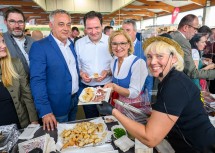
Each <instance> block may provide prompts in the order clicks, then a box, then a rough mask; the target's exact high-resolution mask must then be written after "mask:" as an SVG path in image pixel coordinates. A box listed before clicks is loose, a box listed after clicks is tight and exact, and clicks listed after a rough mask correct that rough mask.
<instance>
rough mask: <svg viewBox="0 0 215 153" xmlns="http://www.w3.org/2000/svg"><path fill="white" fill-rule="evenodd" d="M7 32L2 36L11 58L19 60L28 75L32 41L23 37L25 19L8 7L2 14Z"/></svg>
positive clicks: (18, 11) (15, 10)
mask: <svg viewBox="0 0 215 153" xmlns="http://www.w3.org/2000/svg"><path fill="white" fill-rule="evenodd" d="M4 19H5V24H6V26H7V29H8V31H7V32H6V33H4V34H3V36H4V40H5V42H6V45H7V47H8V49H9V52H10V54H11V56H12V57H14V58H19V59H20V60H21V62H22V64H23V66H24V69H25V71H26V73H27V74H29V58H28V53H29V50H30V47H31V45H32V43H33V42H34V40H33V39H32V38H31V37H29V36H25V35H24V32H25V17H24V14H23V12H22V11H20V10H18V9H16V8H14V7H9V8H8V10H7V11H6V12H5V14H4Z"/></svg>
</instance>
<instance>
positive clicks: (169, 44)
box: [97, 36, 215, 153]
mask: <svg viewBox="0 0 215 153" xmlns="http://www.w3.org/2000/svg"><path fill="white" fill-rule="evenodd" d="M143 48H144V51H145V55H146V57H147V65H148V68H149V71H150V73H151V74H152V75H153V76H154V77H155V78H158V79H159V80H160V83H159V85H158V92H157V101H156V103H155V104H153V105H152V109H153V110H152V113H151V116H150V117H149V119H148V121H147V124H146V125H143V124H141V123H138V122H136V121H134V120H131V119H129V118H127V117H126V116H125V115H123V114H122V113H120V112H119V111H118V110H117V109H115V108H113V106H112V105H110V104H109V103H107V102H105V101H103V102H102V104H101V105H97V107H98V110H99V112H100V113H101V114H104V115H107V114H108V115H113V116H114V117H115V118H117V120H118V121H119V122H120V123H121V124H122V125H123V126H124V127H125V128H126V130H127V131H128V132H129V133H130V134H131V135H132V136H134V137H135V138H137V139H138V140H139V141H141V142H142V143H143V144H145V145H147V146H149V147H155V146H157V145H158V144H160V142H161V141H162V140H163V139H164V138H167V140H168V141H169V143H170V144H171V146H172V147H173V149H174V150H175V153H214V152H215V150H214V148H213V147H214V146H215V128H214V126H213V125H212V124H211V123H210V120H209V118H208V114H207V113H206V111H205V109H204V107H203V102H202V97H201V94H200V90H199V89H198V88H197V87H196V85H195V84H194V83H193V82H192V81H191V80H190V78H189V77H188V76H187V75H186V74H185V73H184V72H183V69H184V58H183V57H184V51H183V50H182V49H181V47H180V45H179V44H178V43H176V42H175V41H173V40H171V39H169V38H166V37H160V36H158V37H151V38H149V39H146V40H145V41H144V46H143Z"/></svg>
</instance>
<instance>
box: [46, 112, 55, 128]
mask: <svg viewBox="0 0 215 153" xmlns="http://www.w3.org/2000/svg"><path fill="white" fill-rule="evenodd" d="M55 128H57V121H56V118H55V116H54V115H53V114H52V113H50V114H47V115H45V116H44V117H43V130H46V129H47V130H48V131H50V129H51V130H52V131H53V130H54V129H55Z"/></svg>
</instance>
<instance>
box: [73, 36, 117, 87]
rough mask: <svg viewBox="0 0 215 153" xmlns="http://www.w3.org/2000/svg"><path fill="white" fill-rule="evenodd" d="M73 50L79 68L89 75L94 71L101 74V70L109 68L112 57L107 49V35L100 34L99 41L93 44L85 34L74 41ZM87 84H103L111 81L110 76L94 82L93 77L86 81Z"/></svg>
mask: <svg viewBox="0 0 215 153" xmlns="http://www.w3.org/2000/svg"><path fill="white" fill-rule="evenodd" d="M75 50H76V54H77V59H78V66H79V69H80V70H81V71H83V72H85V73H87V74H88V75H89V76H92V75H93V74H94V73H98V74H99V75H101V73H102V71H103V70H110V63H111V60H112V59H113V58H112V56H111V55H110V52H109V50H108V36H107V35H105V34H102V37H101V39H100V40H99V42H97V43H96V44H94V43H93V42H92V41H91V40H90V39H89V37H88V36H85V37H83V38H81V39H79V40H77V41H76V43H75ZM81 81H82V82H83V83H84V84H86V85H88V86H99V85H105V84H107V83H109V82H111V81H112V78H111V76H107V77H106V78H105V79H104V80H103V81H101V82H96V81H95V80H94V79H92V80H91V82H89V83H86V82H84V81H83V80H81Z"/></svg>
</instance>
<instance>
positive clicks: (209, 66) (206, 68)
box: [203, 63, 215, 70]
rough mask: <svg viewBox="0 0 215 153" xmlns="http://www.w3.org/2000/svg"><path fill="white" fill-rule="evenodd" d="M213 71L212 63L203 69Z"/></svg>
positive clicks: (214, 65)
mask: <svg viewBox="0 0 215 153" xmlns="http://www.w3.org/2000/svg"><path fill="white" fill-rule="evenodd" d="M213 69H215V64H214V63H212V64H209V65H207V66H206V67H204V68H203V70H213Z"/></svg>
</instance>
